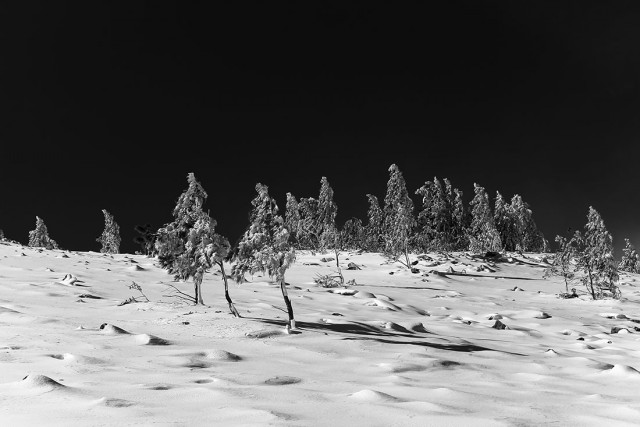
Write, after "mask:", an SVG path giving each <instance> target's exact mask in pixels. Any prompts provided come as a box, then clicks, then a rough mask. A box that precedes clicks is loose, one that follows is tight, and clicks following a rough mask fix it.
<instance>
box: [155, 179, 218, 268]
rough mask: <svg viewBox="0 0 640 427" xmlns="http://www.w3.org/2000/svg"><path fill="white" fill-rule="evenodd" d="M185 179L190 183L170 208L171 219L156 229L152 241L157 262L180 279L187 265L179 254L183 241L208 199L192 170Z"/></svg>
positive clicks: (182, 251)
mask: <svg viewBox="0 0 640 427" xmlns="http://www.w3.org/2000/svg"><path fill="white" fill-rule="evenodd" d="M187 183H188V184H189V186H188V187H187V189H186V190H185V191H184V192H183V193H182V194H181V195H180V197H179V198H178V201H177V203H176V206H175V208H174V209H173V221H172V222H171V223H169V224H166V225H165V226H164V227H162V228H160V229H159V230H158V232H157V238H156V242H155V246H156V251H157V253H158V261H159V262H160V266H161V267H162V268H165V269H167V270H169V272H170V273H173V274H176V276H177V277H178V278H180V279H182V280H186V279H187V277H189V275H188V274H187V272H188V271H189V269H188V267H187V266H186V265H184V263H185V260H184V258H183V257H181V255H182V254H183V253H184V251H185V247H184V245H185V243H186V240H187V236H188V234H189V231H190V230H191V229H192V228H193V226H194V225H195V223H196V222H197V221H198V219H200V217H201V216H202V213H203V210H202V207H203V205H204V202H205V201H206V200H207V193H206V191H204V188H203V187H202V185H201V184H200V183H199V182H198V180H197V179H196V177H195V175H194V174H193V173H189V174H188V175H187ZM184 274H187V276H185V275H184Z"/></svg>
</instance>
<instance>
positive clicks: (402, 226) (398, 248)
mask: <svg viewBox="0 0 640 427" xmlns="http://www.w3.org/2000/svg"><path fill="white" fill-rule="evenodd" d="M383 212H384V223H383V224H384V225H383V230H384V231H383V236H384V250H385V252H386V253H388V254H389V255H391V256H392V257H393V258H395V259H396V260H397V259H398V258H399V257H400V255H402V254H404V256H405V261H406V266H407V268H410V267H411V263H410V261H409V238H410V237H411V235H412V232H413V229H414V227H415V225H416V220H415V218H414V217H413V201H412V200H411V198H410V197H409V193H408V192H407V186H406V184H405V182H404V178H403V176H402V172H400V169H399V168H398V166H397V165H396V164H392V165H391V166H390V167H389V181H387V193H386V195H385V198H384V210H383Z"/></svg>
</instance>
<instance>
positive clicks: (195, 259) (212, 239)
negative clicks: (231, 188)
mask: <svg viewBox="0 0 640 427" xmlns="http://www.w3.org/2000/svg"><path fill="white" fill-rule="evenodd" d="M216 225H217V224H216V221H215V220H214V219H213V218H211V217H210V216H209V214H207V213H205V212H201V213H200V215H199V217H198V219H197V220H196V222H195V224H194V225H193V227H192V228H191V229H189V234H188V236H187V240H186V242H185V251H184V254H182V255H181V257H182V258H183V259H185V260H188V262H187V263H185V264H186V265H187V266H188V267H187V269H188V276H190V277H193V283H194V288H195V297H194V300H195V301H196V304H204V301H203V300H202V280H203V278H204V275H205V273H206V272H207V271H209V269H210V268H211V267H213V266H214V265H217V266H218V268H220V272H221V273H222V278H223V281H224V296H225V299H226V300H227V304H228V305H229V311H231V313H233V315H234V316H236V317H240V314H239V313H238V310H236V307H235V305H234V304H233V301H232V300H231V297H230V296H229V284H228V282H227V275H226V273H225V270H224V263H223V262H224V259H225V257H226V256H227V255H228V254H229V250H230V245H229V241H228V240H227V239H226V238H225V237H223V236H221V235H220V234H218V233H216V231H215V228H216Z"/></svg>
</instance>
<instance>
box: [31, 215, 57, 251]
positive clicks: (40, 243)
mask: <svg viewBox="0 0 640 427" xmlns="http://www.w3.org/2000/svg"><path fill="white" fill-rule="evenodd" d="M29 246H31V247H36V248H45V249H58V244H57V243H56V241H55V240H53V239H52V238H51V237H49V231H48V230H47V226H46V225H45V223H44V221H43V220H42V218H40V217H39V216H36V228H35V229H34V230H31V231H30V232H29Z"/></svg>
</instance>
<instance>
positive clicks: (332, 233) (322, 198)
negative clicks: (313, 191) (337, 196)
mask: <svg viewBox="0 0 640 427" xmlns="http://www.w3.org/2000/svg"><path fill="white" fill-rule="evenodd" d="M337 213H338V207H337V206H336V203H335V202H334V201H333V189H332V188H331V185H330V184H329V181H328V180H327V178H326V177H324V176H323V177H322V178H321V180H320V195H319V196H318V220H317V221H318V229H319V233H318V235H319V237H320V248H321V249H322V250H324V249H328V248H330V249H335V248H336V246H337V245H336V239H338V237H339V236H338V230H337V228H336V215H337Z"/></svg>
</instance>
